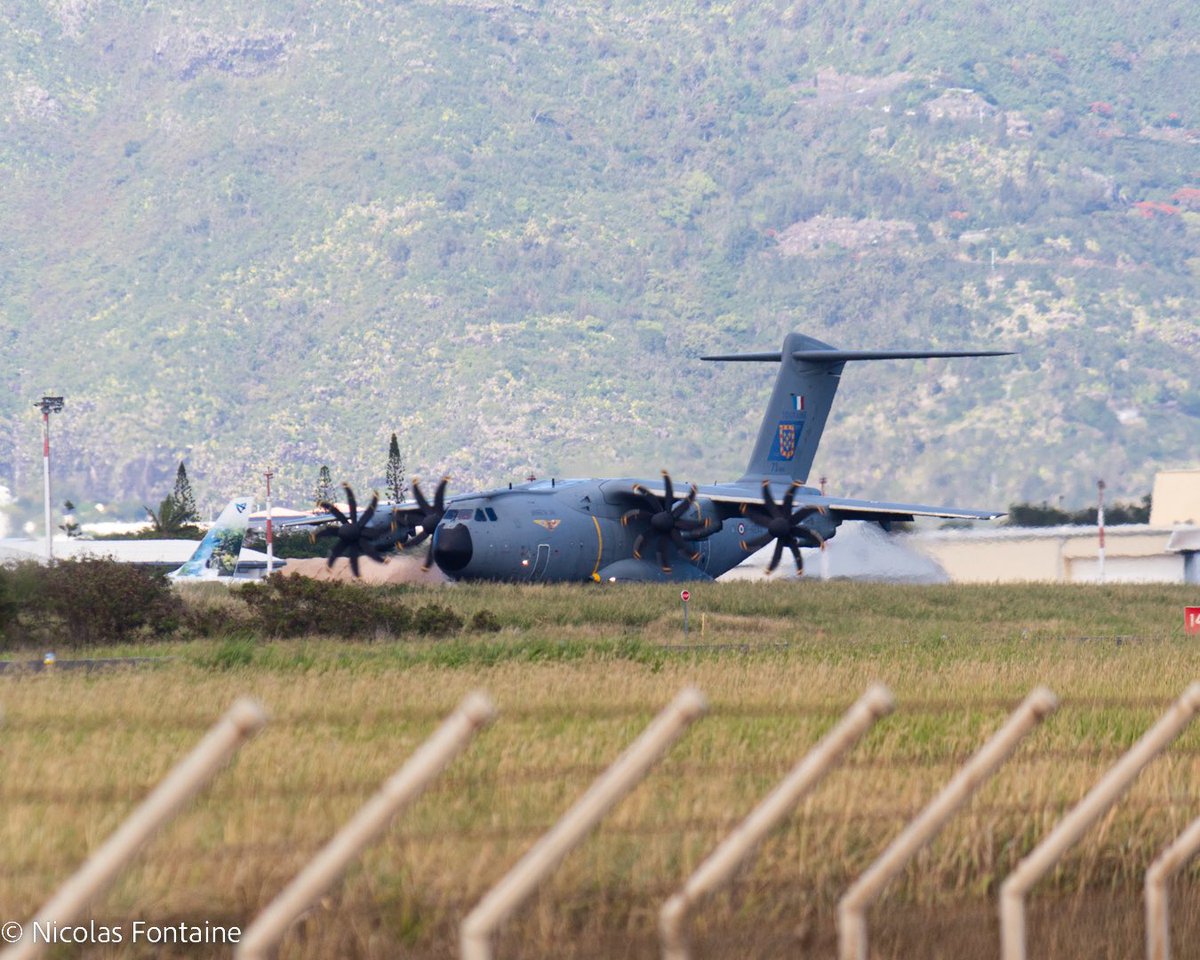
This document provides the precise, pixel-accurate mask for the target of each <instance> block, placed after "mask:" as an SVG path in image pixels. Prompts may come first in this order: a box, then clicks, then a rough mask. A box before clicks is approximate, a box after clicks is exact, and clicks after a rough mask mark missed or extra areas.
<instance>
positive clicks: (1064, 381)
mask: <svg viewBox="0 0 1200 960" xmlns="http://www.w3.org/2000/svg"><path fill="white" fill-rule="evenodd" d="M1198 36H1200V8H1198V7H1197V6H1196V5H1195V3H1193V2H1191V0H1163V2H1159V3H1155V4H1149V5H1134V6H1130V5H1128V4H1121V5H1118V4H1116V3H1115V2H1112V0H1101V2H1100V4H1098V5H1094V6H1089V7H1086V8H1076V7H1074V6H1072V5H1069V4H1067V3H1065V2H1062V0H1029V2H1017V3H1010V4H1004V5H990V4H979V3H975V2H966V0H940V2H936V3H935V2H932V0H907V2H902V0H886V2H885V0H858V2H856V3H852V4H849V5H838V4H832V3H825V4H819V3H813V2H809V3H805V2H797V3H782V2H773V0H755V2H735V3H702V2H647V3H635V2H621V0H618V2H608V3H604V2H596V3H576V2H571V0H563V2H555V3H539V2H527V3H506V2H503V0H498V2H488V3H482V2H479V3H472V2H460V3H451V2H438V3H422V2H393V3H382V2H370V0H367V2H361V0H360V2H349V0H347V2H337V3H334V2H322V0H306V2H304V3H300V2H295V0H264V2H262V3H260V4H255V5H253V6H252V7H247V6H246V5H244V4H239V3H234V2H232V0H190V2H188V3H179V4H173V3H168V2H163V0H136V2H134V0H112V2H105V3H100V2H96V0H43V2H40V3H35V2H33V0H16V2H15V3H10V4H5V5H3V6H0V67H2V71H0V132H2V135H0V178H2V180H0V182H2V183H3V189H2V190H0V224H2V225H3V230H0V381H2V383H3V388H2V389H0V483H3V484H5V485H7V486H9V487H10V488H11V489H12V490H13V491H14V492H15V493H17V494H18V495H20V496H22V497H23V498H26V501H27V502H30V501H31V502H32V503H35V504H36V503H37V501H38V498H39V497H40V464H39V463H38V461H39V459H40V443H39V430H40V427H39V420H38V416H37V414H36V412H35V411H34V410H33V407H32V404H33V402H34V401H35V400H36V399H37V398H38V397H39V396H41V394H42V393H43V392H47V391H49V392H52V393H62V394H64V395H66V397H67V407H66V410H65V411H64V413H63V414H61V415H59V416H56V417H55V419H54V423H53V431H54V444H55V446H54V452H55V461H56V475H57V479H56V497H57V495H58V493H59V492H61V495H62V497H68V496H69V497H70V498H71V499H73V500H75V501H76V502H77V503H79V502H83V503H92V502H95V501H104V502H111V503H114V504H116V503H122V502H124V503H141V502H157V501H158V498H159V497H161V496H162V495H163V494H164V493H166V492H167V491H168V490H169V487H170V482H171V478H172V476H173V475H174V471H175V469H176V466H177V464H178V462H179V460H180V459H186V461H187V465H188V470H189V473H190V474H191V476H192V478H193V481H194V483H195V485H196V488H197V492H198V494H199V498H200V501H201V506H202V507H206V506H208V505H211V504H213V503H216V502H218V501H223V500H224V499H225V498H227V497H229V496H232V495H234V494H237V493H240V492H252V491H254V490H257V489H258V487H259V486H260V485H261V477H260V476H258V475H259V474H261V472H262V471H263V470H265V469H267V468H273V469H274V470H275V471H276V476H277V479H276V485H277V489H278V491H279V494H278V496H279V498H280V499H282V500H284V501H287V500H291V501H293V502H300V501H303V500H305V499H307V497H308V495H309V492H310V491H311V489H312V488H313V486H314V483H315V479H316V474H317V469H318V467H319V466H320V465H321V464H329V465H330V467H331V470H332V473H333V476H334V478H335V479H337V480H340V479H346V480H349V481H351V482H352V483H353V484H354V485H355V486H356V487H361V486H366V485H368V484H373V485H381V483H382V478H383V473H384V467H385V464H386V453H387V443H388V438H389V437H390V435H391V433H392V432H393V431H396V432H397V433H398V434H399V436H400V442H401V447H402V449H403V450H404V454H405V459H406V464H407V473H408V475H409V476H410V477H411V476H412V475H414V474H415V475H417V476H423V477H428V478H430V479H433V478H436V477H437V476H439V475H441V474H442V473H449V474H451V475H452V476H453V477H454V480H455V482H454V486H453V489H457V490H462V489H464V488H467V487H469V486H471V485H473V484H476V483H495V484H502V483H505V482H507V481H509V480H513V479H517V478H520V477H523V476H524V475H525V474H527V473H529V472H530V471H531V470H532V471H533V472H535V473H537V474H539V475H551V474H555V475H559V476H563V475H569V474H575V475H578V474H593V473H604V474H615V475H623V474H634V475H651V476H653V475H655V474H656V473H657V471H658V470H659V469H660V468H662V467H666V468H668V469H670V470H671V472H672V473H673V474H674V475H676V476H678V477H681V478H682V477H686V478H688V479H692V480H696V481H711V480H715V479H722V478H731V477H734V476H737V475H738V474H739V473H740V471H741V469H742V468H743V466H744V464H745V460H746V457H747V455H748V452H749V447H750V444H751V442H752V440H753V437H754V434H755V431H756V430H757V425H758V421H759V418H760V416H761V412H762V407H763V404H764V403H765V400H766V396H767V391H768V386H769V383H770V381H771V379H772V377H773V370H772V369H770V368H769V367H767V366H762V367H758V366H748V365H742V364H739V365H719V364H705V363H700V362H698V361H697V360H696V358H697V357H698V356H699V355H700V354H701V353H704V352H710V351H715V352H729V351H737V350H771V349H777V348H778V346H779V343H780V342H781V341H782V337H783V335H784V334H785V333H787V332H788V331H789V330H798V331H802V332H805V333H808V334H811V335H814V336H817V337H819V338H821V339H823V340H827V341H829V342H831V343H833V344H835V345H837V346H843V347H895V348H901V347H915V346H923V345H932V346H937V347H943V348H955V347H960V346H979V347H986V348H993V347H999V348H1008V349H1015V350H1018V351H1020V355H1019V356H1018V357H1016V358H1004V359H999V360H961V361H929V362H923V363H921V362H893V363H879V364H869V365H868V364H859V365H850V366H849V367H848V368H847V372H846V375H845V376H844V378H843V385H842V389H841V393H840V395H839V397H838V402H837V405H836V406H835V408H834V413H833V416H832V418H831V420H830V424H829V429H828V430H827V432H826V436H825V442H824V444H823V446H822V449H821V452H820V454H819V455H818V459H817V464H816V468H817V469H818V470H819V471H820V473H822V474H826V475H828V476H829V478H830V490H831V492H837V493H839V494H846V495H868V496H888V497H897V498H900V497H903V498H913V499H920V500H922V501H925V502H942V501H946V502H959V503H962V504H965V505H972V506H981V507H982V506H1000V507H1003V506H1004V505H1005V504H1007V503H1010V502H1012V501H1014V500H1019V499H1020V500H1040V499H1042V498H1051V499H1056V498H1058V497H1060V496H1062V497H1065V498H1066V502H1067V503H1076V502H1080V501H1082V500H1084V499H1085V498H1087V497H1089V496H1090V492H1091V491H1092V490H1093V489H1094V484H1095V480H1096V478H1097V477H1100V476H1103V477H1105V478H1106V479H1107V480H1108V484H1109V487H1110V489H1111V490H1112V492H1113V494H1114V495H1115V496H1117V497H1126V498H1137V497H1140V496H1141V495H1142V494H1143V493H1145V492H1146V491H1147V490H1148V489H1149V486H1150V482H1151V478H1152V476H1153V473H1154V471H1155V469H1156V468H1158V467H1161V466H1165V465H1181V464H1186V463H1189V462H1194V461H1195V457H1196V440H1197V437H1198V436H1200V384H1198V383H1197V379H1196V377H1197V375H1196V357H1197V356H1198V355H1200V327H1198V325H1197V318H1196V312H1197V305H1198V303H1200V149H1198V145H1200V131H1198V129H1197V128H1200V113H1198V112H1200V43H1198V42H1197V37H1198ZM813 479H814V480H815V477H814V478H813ZM152 498H153V499H152ZM31 509H32V508H31ZM85 516H86V512H85Z"/></svg>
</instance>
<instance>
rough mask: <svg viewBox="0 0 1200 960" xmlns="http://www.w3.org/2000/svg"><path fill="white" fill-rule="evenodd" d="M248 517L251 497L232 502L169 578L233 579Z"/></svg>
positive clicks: (244, 537)
mask: <svg viewBox="0 0 1200 960" xmlns="http://www.w3.org/2000/svg"><path fill="white" fill-rule="evenodd" d="M249 518H250V498H249V497H239V498H238V499H236V500H231V501H230V502H229V505H228V506H227V507H226V508H225V509H224V510H222V511H221V515H220V516H219V517H217V522H216V523H214V524H213V525H212V526H211V527H210V528H209V530H208V533H206V534H205V535H204V539H203V540H201V541H200V546H198V547H197V548H196V552H195V553H193V554H192V556H191V558H190V559H189V560H188V561H187V562H186V563H185V564H184V565H183V566H181V567H180V568H179V569H178V570H175V571H173V572H171V573H169V574H167V576H169V577H170V578H171V579H172V580H215V579H216V578H217V577H232V576H233V575H234V573H235V572H236V571H237V562H238V555H239V554H240V553H241V552H242V541H243V540H245V539H246V526H247V524H248V522H249Z"/></svg>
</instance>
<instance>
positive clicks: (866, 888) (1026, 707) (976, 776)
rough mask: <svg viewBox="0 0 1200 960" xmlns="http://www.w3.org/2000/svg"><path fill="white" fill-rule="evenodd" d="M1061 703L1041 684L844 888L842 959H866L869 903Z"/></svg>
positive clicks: (840, 936)
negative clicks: (860, 874)
mask: <svg viewBox="0 0 1200 960" xmlns="http://www.w3.org/2000/svg"><path fill="white" fill-rule="evenodd" d="M1057 707H1058V698H1057V697H1055V696H1054V694H1053V693H1052V692H1051V691H1049V690H1047V689H1046V688H1045V687H1038V688H1037V689H1036V690H1034V691H1033V692H1032V693H1030V694H1029V696H1028V697H1026V698H1025V700H1024V702H1023V703H1022V704H1021V705H1020V706H1019V707H1018V708H1017V709H1016V711H1015V712H1014V713H1013V714H1012V716H1011V717H1009V719H1008V722H1007V723H1005V724H1004V726H1003V727H1001V728H1000V729H999V730H998V731H997V732H996V733H995V734H994V735H993V736H992V738H991V739H990V740H988V742H987V743H985V744H984V745H983V746H982V747H980V749H979V750H978V751H977V752H976V753H975V755H974V756H973V757H971V759H970V760H968V761H967V763H966V765H965V766H964V767H963V768H962V769H961V770H959V771H958V773H957V774H955V775H954V777H953V779H951V781H950V782H949V783H948V784H946V786H945V787H943V788H942V791H941V793H939V794H938V795H937V796H936V797H935V798H934V799H933V800H932V801H931V802H930V804H929V805H928V806H927V807H925V809H924V810H922V811H921V813H920V814H919V815H918V816H917V818H916V819H915V820H913V821H912V822H911V823H910V824H909V825H908V826H907V827H905V828H904V830H903V831H901V833H900V834H899V836H897V837H896V839H895V840H893V841H892V842H891V843H890V844H889V845H888V847H887V849H886V850H884V851H883V853H881V854H880V855H879V858H878V859H877V860H876V861H875V862H874V863H872V864H871V866H870V867H868V868H867V870H866V872H865V873H864V874H863V875H862V876H861V877H859V878H858V880H857V881H855V883H854V884H853V885H852V886H851V887H850V889H849V890H847V891H846V893H845V895H844V896H843V897H842V899H841V901H840V902H839V903H838V917H837V925H838V956H839V958H840V960H867V908H868V907H869V906H870V905H871V904H872V903H874V902H875V901H876V900H877V899H878V898H879V895H880V894H881V893H883V888H884V887H885V886H886V885H887V883H888V881H890V880H891V879H892V878H893V877H895V876H896V874H897V873H899V872H900V871H901V870H902V869H904V865H905V864H906V863H908V861H909V860H910V859H911V858H912V856H913V854H915V853H916V852H917V851H918V850H920V849H921V848H922V847H924V846H925V845H926V844H927V843H929V841H930V840H932V839H933V836H934V834H936V833H937V832H938V830H940V829H941V828H942V825H943V824H944V823H945V822H946V821H947V820H949V819H950V817H951V816H953V814H954V813H955V811H956V810H958V808H959V807H961V806H962V805H963V804H964V803H966V801H967V800H968V799H970V797H971V795H972V794H973V793H974V792H975V791H976V790H978V789H979V787H980V786H982V785H983V783H984V782H985V781H986V780H987V779H988V778H989V777H990V776H991V775H992V774H993V773H994V772H995V771H996V769H997V768H998V767H999V766H1000V764H1002V763H1003V762H1004V761H1005V760H1007V759H1008V757H1009V756H1010V755H1011V754H1012V752H1013V751H1014V750H1015V749H1016V748H1017V744H1019V743H1020V742H1021V738H1022V737H1024V736H1025V734H1027V733H1028V732H1029V731H1030V730H1032V729H1033V728H1034V727H1035V726H1037V725H1038V724H1039V723H1041V722H1042V720H1044V719H1045V718H1046V717H1047V716H1049V715H1050V714H1051V713H1053V712H1054V710H1055V709H1057Z"/></svg>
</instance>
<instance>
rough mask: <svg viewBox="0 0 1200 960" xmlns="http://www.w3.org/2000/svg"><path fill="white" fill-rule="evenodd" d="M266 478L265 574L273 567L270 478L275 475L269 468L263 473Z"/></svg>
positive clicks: (269, 572)
mask: <svg viewBox="0 0 1200 960" xmlns="http://www.w3.org/2000/svg"><path fill="white" fill-rule="evenodd" d="M263 476H264V477H266V478H267V576H268V577H269V576H270V575H271V573H272V572H273V571H274V569H275V540H274V538H273V536H272V533H271V478H272V477H273V476H275V474H274V473H272V472H271V471H270V470H268V471H267V472H266V473H264V474H263Z"/></svg>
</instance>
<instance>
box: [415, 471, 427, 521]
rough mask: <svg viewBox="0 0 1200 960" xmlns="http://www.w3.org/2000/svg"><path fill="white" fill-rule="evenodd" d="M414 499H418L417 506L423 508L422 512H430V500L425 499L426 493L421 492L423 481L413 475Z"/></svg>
mask: <svg viewBox="0 0 1200 960" xmlns="http://www.w3.org/2000/svg"><path fill="white" fill-rule="evenodd" d="M412 491H413V499H415V500H416V501H417V506H418V507H420V508H421V513H429V501H428V500H426V499H425V494H423V493H422V492H421V482H420V481H419V480H418V479H417V478H416V477H413V483H412Z"/></svg>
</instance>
